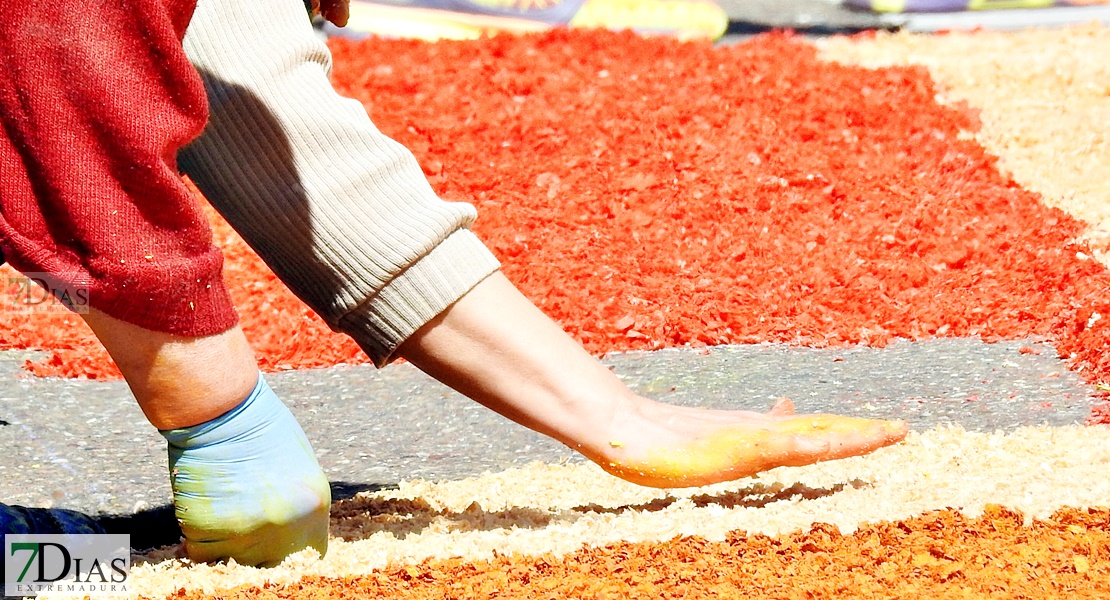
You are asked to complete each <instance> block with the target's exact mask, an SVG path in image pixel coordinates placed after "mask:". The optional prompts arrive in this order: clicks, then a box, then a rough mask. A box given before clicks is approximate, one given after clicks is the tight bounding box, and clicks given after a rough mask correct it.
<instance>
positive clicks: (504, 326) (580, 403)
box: [398, 272, 636, 458]
mask: <svg viewBox="0 0 1110 600" xmlns="http://www.w3.org/2000/svg"><path fill="white" fill-rule="evenodd" d="M398 354H399V355H400V356H403V357H404V358H405V359H407V360H409V361H410V362H412V363H413V364H414V365H416V366H417V367H419V368H420V369H421V370H423V371H425V372H426V373H428V374H429V375H431V376H433V377H435V378H436V379H438V380H439V381H441V382H443V383H445V384H447V385H448V386H450V387H452V388H454V389H455V390H457V391H459V392H460V393H462V394H464V395H466V396H467V397H469V398H471V399H473V400H475V401H477V402H479V403H481V404H483V405H484V406H486V407H488V408H490V409H492V410H494V411H496V412H498V413H500V414H501V415H503V416H505V417H507V418H509V419H512V420H513V421H516V422H517V423H520V424H522V425H524V426H526V427H528V428H530V429H533V430H535V431H538V432H540V433H543V434H546V435H549V436H551V437H553V438H555V439H557V440H559V441H561V442H563V443H564V444H567V445H568V446H570V447H572V448H574V449H575V450H578V451H579V452H582V453H583V454H586V455H587V456H589V457H591V458H597V457H598V456H600V455H601V454H603V453H605V452H606V447H605V446H606V444H607V443H608V441H609V437H608V436H609V434H610V432H612V431H613V430H615V429H616V425H617V424H615V423H613V420H614V419H619V418H621V415H623V414H625V412H626V411H627V409H629V408H630V407H631V406H633V405H635V404H636V402H635V396H634V395H633V394H632V392H631V391H630V390H629V389H628V388H627V387H626V386H625V385H624V384H623V383H622V382H621V381H620V380H619V379H618V378H617V377H616V375H614V374H613V373H612V372H611V371H609V369H608V368H606V367H605V366H604V365H602V364H601V362H600V361H598V360H597V359H596V358H594V357H593V356H591V355H590V354H589V353H587V352H586V351H585V350H584V349H583V348H582V346H581V345H579V344H578V342H576V341H575V340H574V339H572V338H571V337H570V336H569V335H567V334H566V333H565V332H564V331H563V330H562V329H560V328H559V326H558V325H557V324H556V323H555V322H554V321H552V320H551V319H549V318H548V317H547V316H546V315H544V314H543V313H542V312H541V311H540V310H539V309H538V308H536V306H535V305H533V304H532V303H531V302H530V301H529V300H528V299H527V298H525V297H524V296H523V295H522V294H521V293H520V292H519V291H518V290H517V289H516V287H514V286H513V284H512V283H510V282H509V281H508V279H506V278H505V277H504V276H503V275H502V274H501V273H500V272H497V273H494V274H493V275H491V276H489V277H488V278H486V279H485V280H483V281H482V282H481V283H480V284H478V285H477V286H476V287H474V288H473V290H471V292H470V293H468V294H466V295H465V296H463V298H462V299H460V300H459V301H458V302H457V303H455V304H454V305H452V306H451V307H450V308H449V309H448V310H447V311H445V312H444V313H442V314H441V315H439V316H438V317H436V318H435V319H433V320H432V321H430V322H429V323H428V324H427V325H425V326H424V327H422V328H421V329H419V330H418V331H417V332H416V333H415V334H414V335H412V336H411V337H410V338H409V339H408V340H407V341H405V343H404V344H402V345H401V347H400V349H399V350H398Z"/></svg>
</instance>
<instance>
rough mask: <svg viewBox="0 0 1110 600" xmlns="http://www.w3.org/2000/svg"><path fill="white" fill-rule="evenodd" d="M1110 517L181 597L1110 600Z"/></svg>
mask: <svg viewBox="0 0 1110 600" xmlns="http://www.w3.org/2000/svg"><path fill="white" fill-rule="evenodd" d="M1108 596H1110V511H1108V510H1107V509H1090V510H1079V509H1064V510H1061V511H1060V512H1058V513H1056V514H1055V515H1053V517H1052V518H1051V519H1049V520H1045V521H1034V522H1033V524H1032V525H1031V526H1028V527H1027V526H1024V525H1023V518H1022V516H1021V515H1020V514H1018V513H1015V512H1012V511H1009V510H1006V509H1003V508H1000V507H988V509H987V511H986V512H985V513H984V514H983V515H982V516H981V517H980V518H977V519H968V518H967V517H964V516H963V515H961V514H959V513H958V512H955V511H951V510H949V511H938V512H934V513H929V514H926V515H923V516H921V517H918V518H914V519H908V520H905V521H900V522H897V523H890V522H884V523H879V524H876V525H865V526H863V527H862V528H860V529H859V530H857V531H856V532H855V533H853V534H851V535H841V534H840V532H839V531H838V530H837V528H836V527H835V526H832V525H823V524H817V525H815V526H814V528H813V529H812V530H811V531H809V532H801V533H795V534H791V535H786V536H782V537H778V538H770V537H766V536H763V535H746V534H743V533H738V532H734V533H730V534H729V536H728V538H727V539H726V540H725V541H722V542H709V541H706V540H705V539H702V538H696V537H685V538H675V539H673V540H670V541H667V542H662V543H630V542H625V543H619V544H614V545H611V546H606V547H602V548H590V547H584V548H583V549H582V550H580V551H578V552H576V553H574V554H570V555H566V556H563V557H554V556H550V555H549V556H540V557H522V556H517V555H513V556H499V557H496V558H494V559H492V560H488V561H477V562H473V561H465V560H460V559H449V560H438V561H427V562H424V563H423V564H420V565H417V566H406V567H393V568H389V569H386V570H383V571H378V572H375V573H372V574H370V575H366V576H362V577H353V578H344V579H333V578H324V577H305V578H303V579H301V580H300V581H298V582H296V583H293V584H289V585H284V586H277V585H267V586H265V587H261V588H260V587H257V586H244V587H241V588H238V589H235V590H224V591H221V592H218V593H216V594H214V595H209V594H203V593H199V592H185V591H179V592H178V593H177V594H173V595H171V596H169V597H170V598H178V599H182V600H184V599H189V600H192V599H196V600H199V599H201V598H212V597H216V598H227V599H229V600H230V599H243V600H245V599H248V598H251V599H254V598H258V599H273V600H276V599H280V598H290V599H294V598H296V599H300V598H316V599H320V600H324V599H331V600H339V599H342V598H405V599H406V600H410V599H411V600H421V599H443V598H456V599H464V598H475V599H477V598H599V599H600V598H614V599H615V598H645V599H655V598H688V599H695V598H745V599H750V600H762V599H772V598H774V599H791V598H799V599H802V598H805V599H817V598H876V599H878V598H891V599H893V598H967V599H978V598H991V599H992V600H1004V599H1010V598H1013V599H1018V598H1021V599H1026V598H1038V599H1039V598H1069V599H1072V598H1075V599H1078V598H1106V597H1108Z"/></svg>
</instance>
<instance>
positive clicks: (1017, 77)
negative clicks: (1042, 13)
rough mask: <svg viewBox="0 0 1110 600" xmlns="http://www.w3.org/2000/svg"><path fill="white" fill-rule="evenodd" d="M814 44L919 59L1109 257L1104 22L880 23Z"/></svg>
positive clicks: (868, 56) (840, 56)
mask: <svg viewBox="0 0 1110 600" xmlns="http://www.w3.org/2000/svg"><path fill="white" fill-rule="evenodd" d="M818 47H819V48H821V51H822V56H823V57H824V58H826V59H828V60H835V61H838V62H842V63H846V64H859V65H864V66H870V67H878V66H889V65H904V64H918V65H922V66H925V67H927V68H928V69H929V72H930V74H931V75H932V77H933V79H934V80H936V81H937V82H938V83H939V84H940V85H941V86H942V88H943V89H944V94H945V95H946V96H948V97H950V98H951V99H958V100H964V101H967V102H968V103H969V104H971V105H972V106H974V107H976V108H979V109H980V110H981V111H982V112H981V119H982V121H983V128H982V130H981V131H980V132H978V134H977V136H976V137H977V139H978V140H979V142H980V143H981V144H982V145H983V147H985V148H986V149H987V150H988V151H990V152H992V153H993V154H995V155H997V156H998V157H999V158H1000V159H1001V166H1002V168H1003V169H1004V170H1006V171H1007V172H1009V173H1010V174H1011V175H1012V176H1013V178H1014V180H1015V181H1017V182H1018V183H1019V184H1021V185H1022V186H1023V187H1025V188H1026V189H1028V190H1032V191H1035V192H1039V193H1040V194H1042V195H1043V197H1044V202H1045V203H1046V204H1048V205H1050V206H1055V207H1058V208H1061V209H1063V210H1065V211H1067V212H1069V213H1071V214H1072V215H1074V216H1076V217H1078V218H1080V219H1082V220H1083V221H1086V222H1087V223H1088V224H1089V225H1090V230H1089V232H1088V234H1087V241H1088V242H1089V243H1090V244H1091V246H1092V248H1093V249H1095V250H1096V252H1095V255H1096V256H1097V257H1098V258H1099V259H1100V260H1102V262H1103V264H1110V262H1108V259H1110V255H1108V252H1110V27H1107V26H1104V25H1098V24H1090V25H1083V26H1077V27H1073V28H1068V29H1042V30H1029V31H1022V32H972V33H953V34H947V35H922V34H908V33H897V34H891V33H882V34H878V35H876V36H874V37H873V38H846V37H835V38H829V39H825V40H821V41H819V42H818Z"/></svg>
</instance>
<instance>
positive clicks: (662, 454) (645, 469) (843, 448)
mask: <svg viewBox="0 0 1110 600" xmlns="http://www.w3.org/2000/svg"><path fill="white" fill-rule="evenodd" d="M641 400H642V399H641ZM618 422H620V423H621V427H620V428H619V429H620V431H618V432H614V433H613V434H612V437H613V439H612V440H610V442H609V444H607V445H603V446H602V447H601V448H599V449H597V450H595V454H593V455H591V453H590V452H586V454H587V456H588V457H589V458H591V459H592V460H594V461H595V462H597V463H598V464H599V465H600V466H601V468H603V469H605V470H606V471H608V472H609V473H611V474H613V475H615V476H617V477H620V478H621V479H625V480H627V481H631V482H633V483H638V484H640V485H645V486H650V487H663V488H667V487H693V486H701V485H709V484H713V483H720V482H723V481H732V480H735V479H740V478H743V477H749V476H752V475H755V474H757V473H760V472H762V471H766V470H769V469H773V468H776V467H783V466H792V467H800V466H804V465H809V464H813V463H816V462H821V461H826V460H836V459H840V458H847V457H850V456H860V455H864V454H868V453H871V452H874V451H875V450H878V449H879V448H882V447H884V446H889V445H891V444H895V443H897V442H899V441H901V440H902V439H904V438H905V437H906V435H907V433H908V432H909V429H908V428H907V426H906V424H905V423H904V422H902V421H880V420H874V419H860V418H853V417H844V416H840V415H827V414H808V415H807V414H803V415H798V414H795V413H794V403H793V402H791V401H790V400H789V399H787V398H781V399H779V401H778V402H777V403H776V404H775V406H774V408H772V409H771V411H770V412H769V413H767V414H762V413H754V412H749V411H724V410H705V409H695V408H685V407H678V406H670V405H665V404H659V403H653V402H651V401H647V400H643V404H641V405H639V406H638V407H636V409H635V410H634V411H633V414H632V416H628V417H624V418H619V419H618Z"/></svg>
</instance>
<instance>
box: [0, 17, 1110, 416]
mask: <svg viewBox="0 0 1110 600" xmlns="http://www.w3.org/2000/svg"><path fill="white" fill-rule="evenodd" d="M330 45H331V47H332V50H333V53H334V57H335V71H334V83H335V85H336V87H337V89H338V90H340V92H341V93H343V94H345V95H348V96H351V97H353V98H356V99H358V100H360V101H361V102H362V103H363V104H364V106H366V107H367V109H368V110H369V112H370V115H371V117H372V118H373V119H374V121H375V122H376V123H377V124H378V126H379V127H380V128H381V130H382V131H383V132H385V133H386V134H387V135H390V136H391V137H393V138H395V139H397V140H398V141H400V142H401V143H403V144H404V145H405V146H406V147H408V148H410V149H411V150H412V151H413V153H414V154H415V155H416V156H417V158H418V159H419V161H420V164H421V165H422V166H423V167H424V171H425V173H426V174H427V176H428V179H429V181H430V182H431V184H432V185H433V187H434V188H435V190H436V191H437V192H438V193H439V194H440V195H442V196H443V197H444V198H445V199H448V200H459V201H465V202H470V203H472V204H474V205H476V206H477V208H478V210H479V214H480V217H479V219H478V221H477V222H476V223H475V226H474V227H475V232H476V233H477V234H478V235H479V236H481V238H482V239H483V240H484V241H485V242H486V243H487V244H488V245H489V247H490V248H491V249H492V250H493V252H494V253H495V254H496V255H497V256H498V258H500V259H501V260H502V263H503V265H504V271H505V273H506V275H508V276H509V278H510V279H512V280H513V281H514V282H516V283H517V284H518V285H519V286H520V287H521V289H522V290H523V291H524V292H525V294H527V295H528V297H529V298H531V299H532V300H533V301H535V302H536V303H537V304H538V305H539V306H540V307H541V308H542V309H543V310H544V311H546V312H547V314H549V315H550V316H551V317H552V318H554V319H555V320H556V321H558V322H559V323H560V325H561V326H562V327H563V328H564V329H566V330H567V331H568V332H569V333H570V334H571V335H573V336H575V337H576V338H577V339H578V340H579V341H580V342H581V343H582V344H583V345H584V346H585V347H586V348H588V349H589V350H590V351H591V352H594V353H599V354H600V353H604V352H612V351H623V350H649V349H656V348H663V347H682V346H704V345H718V344H742V343H759V342H782V343H790V344H797V345H806V346H813V347H827V346H836V345H845V344H866V345H871V346H876V347H881V346H883V345H885V344H887V343H889V342H891V341H892V340H895V339H911V340H923V339H933V338H937V337H979V338H982V339H984V340H987V341H992V340H999V339H1015V338H1024V337H1045V338H1049V339H1051V340H1052V341H1053V342H1054V343H1055V345H1056V348H1057V351H1058V352H1059V354H1060V356H1061V357H1064V358H1067V359H1069V360H1070V362H1071V366H1072V367H1073V368H1075V369H1076V370H1078V371H1079V372H1080V373H1081V374H1082V376H1083V377H1085V378H1087V379H1088V380H1090V381H1091V382H1092V383H1097V382H1102V381H1105V380H1106V379H1107V377H1108V376H1110V354H1108V353H1106V352H1105V351H1104V349H1105V348H1106V347H1107V346H1110V327H1107V326H1106V321H1105V320H1103V317H1104V315H1107V314H1110V303H1108V301H1107V299H1106V294H1105V291H1106V289H1107V288H1108V287H1110V272H1108V271H1107V270H1106V268H1105V267H1103V266H1102V265H1101V264H1100V263H1098V262H1097V261H1095V260H1092V259H1091V258H1090V255H1091V250H1090V248H1088V247H1086V246H1084V245H1083V244H1082V243H1076V241H1075V240H1076V239H1077V237H1078V236H1079V235H1080V234H1081V232H1082V231H1083V230H1084V228H1085V227H1086V226H1085V225H1084V224H1083V223H1081V222H1079V221H1077V220H1076V219H1074V218H1072V217H1070V216H1068V215H1067V214H1065V213H1063V212H1062V211H1060V210H1057V209H1054V208H1049V207H1046V206H1044V205H1043V204H1042V203H1041V202H1040V200H1041V199H1040V198H1039V196H1038V195H1037V194H1034V193H1032V192H1030V191H1028V190H1025V189H1023V188H1022V187H1021V186H1020V185H1018V184H1017V183H1016V182H1015V181H1014V180H1013V179H1012V178H1011V177H1009V176H1008V175H1007V174H1005V173H1004V172H1002V171H1001V170H1000V169H999V168H998V159H997V157H995V156H993V155H992V154H990V153H989V152H987V151H986V150H985V149H984V148H983V147H982V146H980V145H979V144H978V143H977V142H976V141H974V140H972V139H969V137H968V135H967V134H968V133H969V132H973V131H976V130H977V129H978V128H979V120H978V117H977V113H976V111H975V110H974V109H973V108H972V107H968V106H965V105H961V104H959V103H952V104H946V105H942V104H939V103H938V102H937V97H938V95H939V94H941V93H942V92H943V90H942V89H940V88H939V87H938V86H937V85H936V84H935V83H934V82H933V80H932V79H931V77H930V76H929V73H928V71H926V70H925V69H924V68H920V67H891V68H882V69H874V70H872V69H864V68H861V67H853V66H847V65H840V64H835V63H829V62H824V61H822V60H820V58H819V56H818V54H817V51H816V49H815V48H814V47H813V46H812V45H810V44H807V43H805V42H803V41H802V40H799V39H797V38H793V37H790V36H787V35H772V36H761V37H757V38H754V39H752V40H748V41H745V42H744V43H741V44H736V45H732V46H727V47H717V46H712V45H710V44H683V43H679V42H676V41H674V40H667V39H643V38H639V37H637V36H634V35H632V34H629V33H625V34H617V33H608V32H601V31H596V32H569V31H553V32H549V33H545V34H543V35H537V36H526V37H508V36H498V37H494V38H490V39H482V40H476V41H470V42H444V43H437V44H426V43H420V42H412V41H405V40H385V39H370V40H366V41H363V42H358V43H354V42H350V41H344V40H333V41H331V42H330ZM216 238H217V244H219V245H220V246H221V247H222V248H224V250H225V254H226V257H227V260H226V266H227V268H226V279H227V281H228V283H229V285H230V286H231V288H232V289H231V293H232V295H233V297H234V299H235V302H236V306H237V307H238V308H239V310H240V312H241V314H242V317H243V325H244V329H245V330H246V332H247V335H248V338H249V339H250V340H251V342H252V345H253V346H254V348H255V349H256V351H257V353H258V355H259V357H260V359H261V361H262V366H263V368H264V369H266V370H279V369H283V368H308V367H315V366H324V365H330V364H335V363H338V362H343V363H352V362H366V358H365V356H363V355H362V354H361V353H360V352H359V350H358V348H357V347H356V346H355V345H354V344H353V343H351V342H350V341H348V340H347V339H346V338H344V337H343V336H340V335H337V334H333V333H331V332H330V331H328V329H327V328H326V327H325V326H324V325H323V323H322V322H321V321H320V320H319V319H317V318H316V317H314V316H312V315H311V313H310V311H309V310H308V309H307V308H306V307H305V306H304V305H303V304H301V303H300V302H299V301H297V300H296V299H295V298H293V296H292V295H291V294H289V293H288V292H286V291H285V290H284V288H283V287H282V286H281V285H280V283H278V282H277V280H276V279H275V278H274V276H273V274H272V273H271V272H270V271H269V270H268V269H266V268H265V267H263V266H262V265H261V263H260V261H259V260H258V259H257V257H255V256H254V255H253V253H251V252H250V251H249V250H247V249H245V247H244V246H243V245H242V244H241V243H240V242H237V241H235V240H234V236H233V235H231V233H230V231H229V230H227V229H226V227H225V226H224V225H223V224H221V223H219V222H217V229H216ZM35 317H38V315H35ZM21 319H22V320H21ZM0 329H2V330H3V334H2V335H0V348H27V347H36V348H43V349H47V350H52V351H55V352H56V354H54V355H53V356H52V357H51V358H50V359H48V360H47V361H46V362H45V363H40V364H37V365H32V366H31V370H32V371H33V372H35V373H36V374H39V375H61V376H87V377H115V376H118V374H117V373H116V372H115V370H114V368H113V367H112V366H111V363H110V361H108V360H107V357H106V356H105V355H104V353H103V352H102V351H101V350H100V349H99V348H98V347H97V345H96V344H95V342H93V341H92V340H91V337H90V336H89V335H88V334H87V332H86V331H85V330H84V328H83V326H81V325H80V324H79V321H78V320H76V319H72V318H68V319H62V318H58V319H53V318H51V319H42V320H39V319H37V318H36V319H34V320H32V321H28V320H27V319H26V318H25V316H24V315H15V316H13V317H12V322H9V320H8V315H7V314H3V313H0ZM1100 418H1101V417H1100ZM1105 418H1110V416H1107V417H1105Z"/></svg>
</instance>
